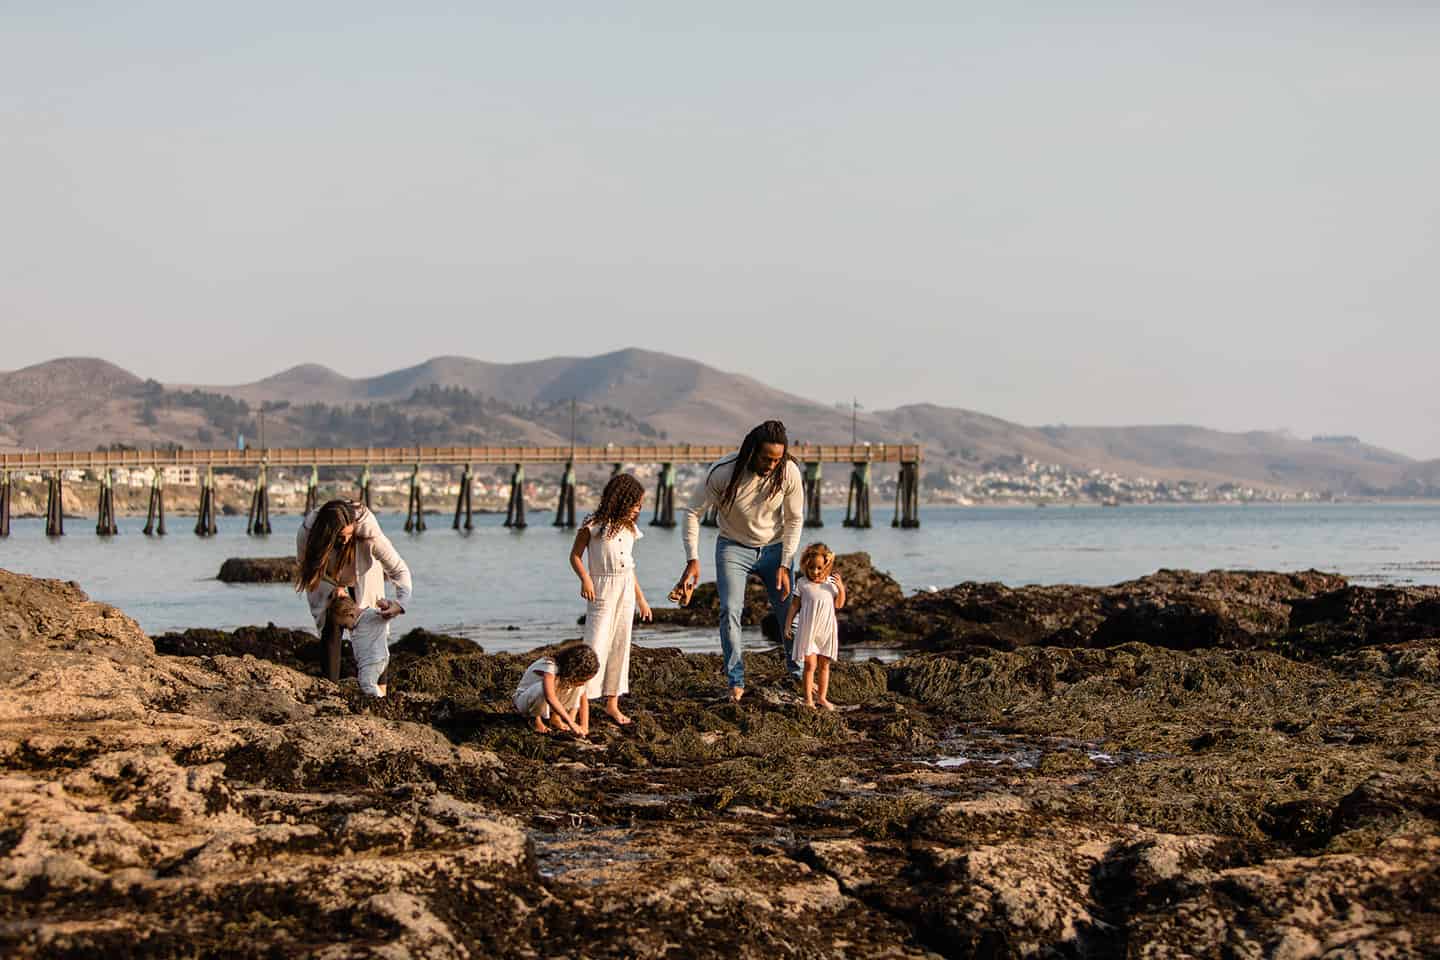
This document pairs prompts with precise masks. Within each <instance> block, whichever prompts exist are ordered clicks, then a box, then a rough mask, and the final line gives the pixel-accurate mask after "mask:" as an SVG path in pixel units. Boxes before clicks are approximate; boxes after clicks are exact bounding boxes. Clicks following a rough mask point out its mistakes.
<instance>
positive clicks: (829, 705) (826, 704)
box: [820, 697, 835, 710]
mask: <svg viewBox="0 0 1440 960" xmlns="http://www.w3.org/2000/svg"><path fill="white" fill-rule="evenodd" d="M820 706H822V707H824V708H825V709H826V710H834V709H835V704H833V703H831V702H830V701H829V700H826V699H825V698H824V697H821V698H820Z"/></svg>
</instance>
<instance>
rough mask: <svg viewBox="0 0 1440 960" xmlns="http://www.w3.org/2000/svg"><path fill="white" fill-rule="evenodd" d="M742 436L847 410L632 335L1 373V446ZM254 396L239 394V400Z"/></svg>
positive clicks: (1248, 457)
mask: <svg viewBox="0 0 1440 960" xmlns="http://www.w3.org/2000/svg"><path fill="white" fill-rule="evenodd" d="M572 397H573V398H575V400H576V401H577V403H578V407H579V424H578V432H579V435H580V439H581V441H582V442H607V441H608V442H617V443H634V442H640V443H644V442H655V441H656V440H659V439H661V438H664V439H669V440H674V441H683V442H693V443H735V442H737V441H738V439H739V438H740V437H741V436H742V435H743V434H744V432H745V431H746V430H747V429H749V428H750V427H751V426H753V425H754V424H755V423H756V422H758V421H760V420H762V419H766V418H768V417H776V418H779V419H782V420H784V421H785V422H786V424H787V425H789V427H790V429H791V433H792V435H793V436H794V437H795V438H796V439H797V440H802V441H810V442H817V443H842V442H848V441H849V439H850V431H851V423H850V414H849V411H847V410H841V409H837V408H834V407H830V406H826V405H824V404H819V403H815V402H813V401H810V400H806V399H804V398H802V397H798V396H795V395H793V394H790V393H786V392H784V391H782V390H778V389H776V388H774V387H771V386H769V385H767V384H764V383H761V382H759V381H757V380H754V379H752V378H750V377H746V376H743V375H740V374H734V373H728V372H725V371H721V370H717V369H715V368H713V367H709V366H706V365H704V364H702V363H698V362H696V361H694V360H690V359H687V358H684V357H675V356H670V355H668V354H663V353H656V352H653V351H646V350H638V349H629V350H620V351H617V352H614V353H608V354H604V355H601V356H596V357H552V358H548V359H544V360H536V361H532V362H527V363H514V364H503V363H492V362H488V361H484V360H479V359H474V358H469V357H436V358H433V359H431V360H427V361H425V362H424V363H421V364H417V365H415V366H412V367H407V368H404V369H401V370H395V371H392V372H390V373H386V374H382V375H380V376H375V377H362V378H351V377H346V376H344V375H343V374H340V373H338V372H336V371H334V370H331V369H329V368H328V367H325V366H321V365H319V364H304V365H301V366H297V367H292V368H290V369H288V370H284V371H281V372H279V373H277V374H275V375H273V376H271V377H267V378H266V379H264V380H260V381H257V382H254V383H248V384H238V385H230V386H203V385H195V384H184V385H171V386H165V387H162V386H161V385H159V384H156V383H154V381H145V380H143V379H142V378H141V377H139V376H137V375H135V374H133V373H131V372H129V371H126V370H123V369H121V368H119V367H116V366H114V365H113V364H109V363H107V362H105V361H103V360H97V359H86V358H64V359H59V360H52V361H49V362H47V363H42V364H37V365H35V366H32V367H27V368H25V369H23V370H17V371H13V372H10V373H0V447H5V448H9V449H16V448H20V447H40V448H68V449H92V448H94V447H96V446H97V445H104V444H107V443H113V442H120V443H125V444H128V445H132V446H137V447H146V446H150V445H163V444H166V443H180V444H184V445H186V446H192V447H194V446H229V445H230V444H232V443H234V434H235V433H238V432H244V433H246V434H247V435H248V436H251V437H253V436H254V435H255V433H256V430H257V426H258V424H257V422H256V421H257V420H258V418H257V416H256V411H257V410H258V409H259V406H260V405H261V404H262V403H263V404H265V405H266V408H267V413H266V430H267V442H268V443H270V444H271V445H273V446H281V445H296V446H309V445H324V444H328V443H336V444H352V443H353V444H365V443H372V444H375V445H382V444H386V443H394V444H406V443H417V442H420V443H486V442H490V443H524V444H559V443H565V442H568V437H569V429H570V419H569V404H570V400H571V398H572ZM241 401H243V404H242V403H240V402H241ZM858 428H859V438H860V439H861V440H862V441H864V440H871V441H897V440H905V441H911V440H918V441H920V442H921V443H923V444H924V445H925V448H926V456H927V459H928V460H929V461H930V463H931V468H932V469H933V468H935V467H939V468H941V469H948V470H961V471H964V470H976V469H979V468H981V467H983V466H985V465H987V464H993V463H996V462H1001V461H1006V460H1013V459H1014V458H1016V457H1025V458H1028V459H1030V460H1034V461H1038V462H1041V463H1055V464H1060V465H1062V466H1064V467H1067V468H1069V469H1072V470H1089V469H1092V468H1097V469H1101V470H1105V471H1110V472H1114V473H1120V474H1123V475H1127V476H1148V477H1151V478H1153V479H1157V480H1182V479H1188V480H1202V481H1206V482H1209V483H1224V482H1233V483H1242V484H1246V485H1253V486H1262V487H1267V488H1271V489H1291V490H1299V489H1310V490H1333V491H1336V492H1342V491H1343V492H1346V493H1350V494H1366V495H1376V494H1383V493H1391V492H1393V493H1395V494H1397V495H1416V494H1417V492H1420V493H1423V492H1424V491H1440V468H1437V467H1436V466H1435V464H1434V463H1430V464H1419V463H1416V462H1415V461H1413V460H1411V459H1410V458H1408V457H1404V456H1402V455H1400V454H1396V453H1392V452H1390V451H1387V450H1383V449H1380V448H1377V447H1373V446H1369V445H1366V444H1363V443H1360V442H1359V441H1355V440H1348V439H1342V440H1335V441H1319V440H1310V439H1304V438H1300V437H1295V436H1293V435H1291V434H1288V433H1283V432H1276V431H1252V432H1246V433H1226V432H1222V431H1217V430H1210V429H1206V428H1204V427H1197V426H1188V425H1174V426H1131V427H1075V426H1043V427H1028V426H1024V425H1021V424H1017V423H1012V422H1010V421H1006V420H1002V419H1000V418H997V417H992V416H988V415H986V414H983V413H977V412H975V411H972V410H964V409H957V408H949V407H941V406H936V405H932V404H916V405H909V406H904V407H900V408H897V409H894V410H884V411H872V412H867V413H865V414H864V415H862V416H861V417H860V418H859V423H858Z"/></svg>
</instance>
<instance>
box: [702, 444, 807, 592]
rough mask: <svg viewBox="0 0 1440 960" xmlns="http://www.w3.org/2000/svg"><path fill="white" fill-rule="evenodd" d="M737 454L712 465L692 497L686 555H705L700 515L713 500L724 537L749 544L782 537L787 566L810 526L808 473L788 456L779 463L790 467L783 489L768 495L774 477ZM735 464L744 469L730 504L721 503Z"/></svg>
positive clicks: (766, 543) (763, 543)
mask: <svg viewBox="0 0 1440 960" xmlns="http://www.w3.org/2000/svg"><path fill="white" fill-rule="evenodd" d="M737 459H738V455H737V454H731V455H730V456H728V457H726V458H725V459H724V460H721V461H719V462H717V463H716V464H715V465H714V466H712V467H711V468H710V470H709V471H708V472H707V473H706V477H705V481H704V482H703V483H701V484H700V487H699V489H697V490H696V491H695V495H694V496H692V497H691V498H690V506H689V508H688V509H686V511H685V558H686V559H687V560H699V559H700V518H701V517H703V516H704V515H705V511H706V510H707V509H709V508H710V507H712V506H713V507H715V508H716V519H717V520H718V521H719V524H720V535H721V536H722V537H724V538H725V539H727V540H733V541H735V542H736V543H743V544H745V545H746V546H747V547H768V546H770V545H771V544H774V543H779V544H781V548H780V565H781V566H782V567H787V568H788V567H789V566H790V564H791V561H793V560H794V559H795V552H796V551H797V550H799V549H800V533H801V531H802V530H803V529H804V526H805V478H804V477H803V476H802V475H801V473H800V465H799V464H797V463H796V462H795V461H794V460H790V459H788V458H787V459H786V460H785V462H784V464H782V465H781V466H780V467H778V468H777V469H782V470H784V471H785V473H784V475H783V476H782V478H781V482H780V490H779V491H778V492H777V493H775V494H773V495H772V496H770V497H765V496H764V493H763V491H764V488H765V486H766V484H768V483H769V478H768V477H761V476H759V475H758V474H755V473H753V472H751V470H750V469H749V467H748V465H746V464H740V463H737V462H736V461H737ZM735 470H743V471H745V473H744V475H743V476H742V477H741V479H740V486H739V487H738V488H736V490H735V500H734V501H733V502H732V503H731V504H730V506H728V507H721V505H720V497H721V496H722V495H723V494H724V492H725V487H726V485H727V484H729V482H730V476H731V474H732V473H733V471H735Z"/></svg>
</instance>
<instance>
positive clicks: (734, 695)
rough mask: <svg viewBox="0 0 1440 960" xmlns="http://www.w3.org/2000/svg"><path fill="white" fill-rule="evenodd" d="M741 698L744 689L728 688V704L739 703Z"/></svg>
mask: <svg viewBox="0 0 1440 960" xmlns="http://www.w3.org/2000/svg"><path fill="white" fill-rule="evenodd" d="M743 696H745V688H744V687H731V688H730V702H731V703H739V702H740V698H741V697H743Z"/></svg>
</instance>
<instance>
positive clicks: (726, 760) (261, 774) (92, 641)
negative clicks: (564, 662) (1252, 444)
mask: <svg viewBox="0 0 1440 960" xmlns="http://www.w3.org/2000/svg"><path fill="white" fill-rule="evenodd" d="M875 589H876V591H877V593H876V598H875V601H874V602H873V603H868V604H866V603H862V604H859V605H857V608H856V609H855V610H853V611H852V613H851V615H850V616H849V617H848V618H847V626H846V628H845V629H846V631H847V638H848V639H849V640H851V641H864V642H866V643H882V644H892V645H896V646H903V647H906V648H910V649H918V650H923V651H925V652H922V653H916V654H913V655H910V656H907V657H906V658H904V659H902V660H900V661H898V662H896V663H892V664H883V665H882V664H880V663H878V662H874V661H871V662H843V663H840V664H837V665H836V669H835V672H834V676H833V680H832V697H833V698H834V699H835V700H836V701H837V702H839V703H841V704H843V705H846V706H845V709H843V710H841V711H840V712H838V713H835V714H823V713H813V712H810V711H807V710H805V709H804V708H803V706H801V705H800V704H798V703H797V702H796V697H795V696H794V694H793V692H792V691H790V690H789V689H787V687H786V685H785V682H784V680H783V671H782V669H781V664H780V662H779V660H778V658H777V657H775V656H774V655H766V654H761V655H757V656H752V657H749V658H748V659H749V664H750V674H751V677H752V687H751V694H750V696H748V697H747V698H746V700H745V701H744V702H743V703H742V704H740V705H738V706H736V705H731V704H729V703H727V702H725V701H724V700H723V689H722V688H721V686H720V684H719V680H718V676H719V667H718V658H717V657H715V656H713V655H699V654H688V655H687V654H682V653H680V652H678V651H674V650H651V649H637V650H636V651H635V654H634V666H633V672H632V676H633V682H632V686H633V695H632V697H631V698H630V700H629V701H628V709H629V710H630V712H631V713H632V714H633V715H635V716H636V717H637V722H636V723H635V724H634V725H633V726H632V727H630V728H627V729H624V730H621V729H619V728H616V727H613V726H609V725H607V724H605V723H603V722H600V723H597V724H596V727H595V731H594V735H593V736H592V738H591V741H590V742H581V741H576V740H573V739H564V738H559V737H556V738H540V737H537V736H534V735H531V734H529V733H527V732H526V731H525V730H524V729H523V726H522V724H521V723H520V722H519V720H518V718H516V717H514V716H513V715H512V714H511V713H510V712H509V703H508V700H509V695H510V693H511V691H512V690H513V687H514V684H515V681H516V679H517V678H518V676H519V673H520V670H521V669H522V668H523V667H524V665H525V663H527V662H528V659H527V656H528V655H527V656H520V655H507V654H498V655H491V654H486V653H483V652H481V651H480V650H479V649H478V648H475V647H474V646H473V645H470V644H468V643H467V642H465V641H463V640H455V639H452V638H446V637H442V636H437V635H434V634H427V633H424V632H421V631H416V632H414V633H412V634H410V635H408V636H407V637H406V639H405V641H404V642H403V643H402V644H401V645H400V646H399V647H398V648H397V651H396V655H395V659H394V661H393V662H392V667H391V685H392V690H394V691H396V692H395V694H394V695H393V696H392V697H391V698H389V699H387V700H385V701H378V702H377V701H369V702H367V701H365V700H363V699H362V698H361V697H360V696H359V694H358V690H357V689H356V687H355V684H354V681H353V680H342V682H341V683H340V684H338V685H337V684H332V683H330V682H328V681H326V680H323V679H321V678H320V677H319V676H318V674H317V671H316V669H315V667H314V656H315V652H316V651H315V650H314V649H313V647H314V644H315V641H314V637H313V636H312V635H310V634H308V633H306V632H304V631H287V630H281V629H279V628H274V627H262V628H250V629H248V630H242V631H235V632H234V633H221V632H218V631H206V630H193V631H186V632H184V633H181V634H170V635H166V636H164V637H157V638H154V639H153V640H152V639H151V638H149V637H147V636H145V635H144V634H143V633H142V632H141V631H140V630H139V628H138V627H137V626H136V625H135V624H134V622H133V621H131V620H130V619H129V618H127V617H125V616H124V614H123V613H121V612H120V611H118V610H115V609H114V608H111V607H108V606H106V605H103V604H99V603H94V602H91V601H89V600H88V599H87V598H86V597H85V595H84V594H83V592H82V591H81V590H80V589H79V587H77V586H76V585H74V584H66V583H61V582H57V581H44V580H36V579H32V578H28V577H24V576H20V575H16V574H11V573H7V572H4V571H0V652H3V654H4V656H3V657H0V689H3V695H0V725H3V734H0V758H3V764H4V770H3V772H0V889H3V890H4V894H3V897H0V903H3V905H4V906H3V914H0V953H3V954H4V955H7V956H20V957H27V956H60V957H67V956H72V957H82V956H83V957H91V956H97V955H104V956H153V957H171V956H221V955H223V956H243V957H282V956H283V957H291V956H316V957H326V958H344V957H433V958H458V957H469V958H481V957H556V956H566V957H569V956H587V957H695V956H699V957H712V956H713V957H735V956H741V957H930V956H945V957H970V956H985V957H1009V956H1058V957H1067V956H1068V957H1081V956H1145V957H1182V956H1183V957H1249V956H1257V957H1258V956H1276V957H1308V956H1326V955H1328V956H1353V957H1409V956H1416V957H1419V956H1431V955H1435V954H1436V953H1437V952H1440V916H1437V912H1440V907H1437V902H1440V897H1437V895H1440V767H1437V758H1440V589H1425V588H1414V589H1368V588H1360V587H1354V586H1351V585H1349V584H1347V583H1345V581H1343V580H1341V579H1340V578H1337V577H1333V576H1330V575H1327V574H1321V573H1305V574H1270V573H1254V572H1225V573H1211V574H1193V573H1187V572H1178V571H1161V572H1160V573H1157V574H1154V575H1152V576H1151V577H1146V578H1142V579H1140V580H1137V581H1132V582H1130V583H1127V584H1118V585H1116V586H1113V587H1105V588H1083V587H1067V586H1053V587H1028V588H1021V589H1010V588H1006V587H1003V586H1000V585H998V584H974V583H970V584H960V585H957V586H955V587H952V588H950V589H948V590H944V591H939V592H936V593H930V594H920V595H917V596H914V597H908V598H906V597H903V596H900V597H897V596H895V595H894V594H892V593H890V592H889V591H888V590H887V589H886V588H885V587H884V584H883V581H878V580H877V583H876V586H875Z"/></svg>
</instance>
